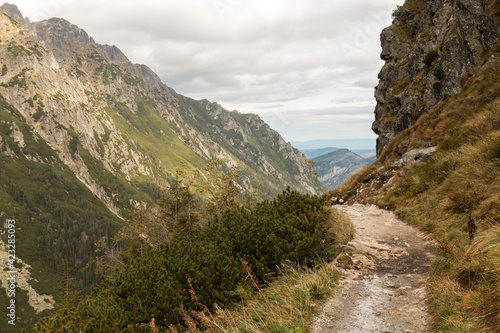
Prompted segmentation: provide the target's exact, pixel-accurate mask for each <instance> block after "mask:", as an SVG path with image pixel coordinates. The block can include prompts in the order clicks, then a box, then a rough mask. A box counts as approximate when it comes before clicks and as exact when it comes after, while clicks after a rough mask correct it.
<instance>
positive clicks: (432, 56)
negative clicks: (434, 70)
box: [422, 50, 439, 66]
mask: <svg viewBox="0 0 500 333" xmlns="http://www.w3.org/2000/svg"><path fill="white" fill-rule="evenodd" d="M438 57H439V53H438V52H437V51H436V50H430V51H429V52H427V54H426V55H425V56H424V59H423V60H422V62H423V63H424V64H426V65H427V66H429V65H431V64H432V63H433V62H434V60H436V59H437V58H438Z"/></svg>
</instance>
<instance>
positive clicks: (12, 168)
mask: <svg viewBox="0 0 500 333" xmlns="http://www.w3.org/2000/svg"><path fill="white" fill-rule="evenodd" d="M12 123H15V124H16V125H17V126H18V127H19V129H20V130H21V132H22V133H23V136H24V141H25V144H26V146H25V147H24V148H23V149H22V150H21V149H20V148H19V146H18V145H17V144H16V143H15V142H14V140H13V139H12V137H10V133H11V129H10V127H11V124H12ZM0 136H1V138H2V143H3V145H4V146H5V145H7V146H8V147H9V149H10V150H12V151H13V152H14V153H15V154H16V155H15V156H14V157H9V156H6V155H5V154H0V183H1V184H3V185H2V186H0V207H1V211H3V212H5V215H4V218H5V217H9V218H14V219H16V221H17V224H16V225H17V226H18V227H19V232H18V233H17V234H16V237H17V244H19V245H20V246H19V247H18V248H16V255H17V256H18V257H19V258H21V259H22V260H24V261H25V262H27V263H29V264H30V265H31V266H32V268H30V269H29V271H30V272H31V277H32V278H33V280H30V284H31V285H32V286H33V287H34V288H35V290H36V291H37V292H39V293H42V294H52V295H54V296H55V299H56V301H59V299H60V297H59V290H58V281H60V278H59V275H58V272H59V271H61V270H62V269H63V261H66V262H68V263H69V264H70V265H71V266H72V267H74V268H75V270H74V272H75V273H74V278H75V285H76V287H77V288H79V289H83V290H85V289H87V290H88V289H89V286H90V285H92V284H95V283H97V282H98V281H99V279H98V277H96V276H95V274H94V272H92V271H89V270H85V269H84V267H85V266H86V265H87V263H89V262H90V261H91V260H93V259H94V257H95V253H94V251H95V243H96V242H97V241H98V240H99V239H100V238H101V237H102V236H103V235H106V234H109V235H113V234H114V232H115V230H117V229H118V228H119V226H120V225H122V223H123V222H122V221H121V220H120V219H118V218H117V217H116V216H115V215H113V214H112V213H111V212H110V211H109V210H108V208H107V207H106V206H105V205H104V204H103V203H102V202H101V201H99V200H98V199H97V198H95V196H94V195H93V194H92V193H91V192H90V191H89V190H88V189H87V188H86V187H85V186H84V185H83V184H82V183H81V182H80V181H79V180H78V179H77V178H76V177H75V175H74V174H73V172H72V171H71V170H70V169H69V168H68V167H67V166H66V165H65V164H64V163H62V161H60V160H59V158H58V156H57V154H56V153H55V152H54V151H53V150H52V149H51V148H50V147H49V146H48V145H47V144H46V143H45V142H44V140H43V139H41V138H40V137H35V136H34V134H33V133H32V132H31V129H30V127H29V126H28V125H27V124H26V122H25V121H24V119H23V118H22V116H21V115H20V113H19V112H17V110H16V109H15V108H13V107H12V106H10V105H9V104H8V103H7V102H6V101H5V100H4V99H3V98H2V97H0ZM27 156H32V157H36V158H37V160H38V161H33V160H30V159H28V158H27ZM4 236H5V237H6V235H4ZM4 236H2V237H3V240H4V242H5V241H6V238H5V237H4ZM0 293H5V290H3V289H0ZM19 295H23V293H20V294H19ZM7 300H8V299H7V298H5V297H2V298H0V306H2V307H3V306H5V307H6V306H7V304H6V303H5V302H6V301H7ZM16 300H17V303H16V304H17V306H18V310H19V311H18V317H19V318H20V320H19V322H18V325H17V326H16V330H15V331H16V332H19V329H20V328H22V327H31V326H32V325H33V324H34V323H35V322H36V321H37V320H38V319H39V318H40V315H36V314H35V313H34V310H33V308H31V306H30V305H29V304H28V303H27V298H25V297H21V296H20V297H19V298H17V297H16ZM44 315H47V312H43V313H42V314H41V316H44ZM2 325H3V324H2ZM1 329H2V332H3V331H4V329H5V330H7V328H5V327H4V326H1ZM7 332H8V331H7Z"/></svg>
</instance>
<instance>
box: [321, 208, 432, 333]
mask: <svg viewBox="0 0 500 333" xmlns="http://www.w3.org/2000/svg"><path fill="white" fill-rule="evenodd" d="M337 208H338V209H339V210H340V211H341V212H343V213H345V214H347V215H348V216H349V218H350V219H351V220H352V222H353V224H354V226H355V228H356V231H355V236H354V239H353V241H351V242H350V243H349V244H348V245H347V246H345V247H344V251H345V253H348V256H341V257H340V258H339V260H338V262H337V265H338V266H339V267H340V268H339V269H340V270H341V271H342V273H343V279H342V281H341V286H340V287H339V288H338V289H337V290H336V292H335V294H334V295H333V297H332V298H331V299H330V300H329V301H328V302H327V304H326V305H325V306H324V308H323V311H322V314H321V315H320V316H319V317H318V318H317V320H316V322H315V324H314V326H313V329H312V331H313V332H315V333H324V332H398V333H399V332H419V333H421V332H432V329H431V316H430V314H429V311H428V306H427V300H426V296H427V293H426V281H427V279H428V276H429V268H430V261H431V259H432V258H433V257H434V253H435V247H434V242H433V241H432V240H431V239H430V238H429V237H428V236H426V235H424V234H423V233H421V232H419V231H418V230H417V229H416V228H414V227H412V226H409V225H407V224H405V223H404V222H402V221H401V220H399V219H398V218H397V217H396V216H395V215H393V214H392V213H391V212H388V211H385V210H381V209H379V208H377V207H375V206H363V205H359V204H354V205H352V206H337Z"/></svg>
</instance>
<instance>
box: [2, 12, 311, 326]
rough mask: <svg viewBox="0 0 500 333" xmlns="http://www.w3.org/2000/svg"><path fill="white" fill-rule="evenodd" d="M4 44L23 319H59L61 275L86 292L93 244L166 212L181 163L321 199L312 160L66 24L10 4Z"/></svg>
mask: <svg viewBox="0 0 500 333" xmlns="http://www.w3.org/2000/svg"><path fill="white" fill-rule="evenodd" d="M0 41H1V43H0V60H1V69H0V216H2V218H3V219H15V220H16V223H17V224H16V228H17V229H16V232H17V233H16V237H17V238H16V240H17V244H18V248H17V252H16V255H17V266H16V267H17V268H18V269H19V270H20V272H22V274H20V278H19V281H18V288H19V292H18V296H17V300H18V304H19V312H18V313H21V311H23V313H24V315H23V318H31V320H36V318H37V316H38V315H42V314H43V313H45V312H44V311H46V310H50V309H51V308H53V307H54V303H57V302H58V300H59V299H58V287H57V286H58V285H59V280H60V272H61V271H62V270H63V268H64V267H67V266H70V267H73V268H74V271H75V275H76V277H77V281H78V283H77V284H78V286H79V287H80V288H82V289H87V290H88V288H89V287H90V286H91V285H92V284H94V283H95V282H96V281H97V279H96V277H95V275H94V273H93V272H92V271H90V270H85V269H84V267H85V266H86V265H87V264H88V263H89V261H91V260H92V258H93V256H94V251H95V244H96V243H97V241H98V240H99V239H100V238H101V237H102V236H107V237H108V238H110V237H112V236H113V235H114V234H116V231H117V230H118V229H119V228H120V227H121V226H123V225H124V219H127V218H130V217H131V216H132V215H133V214H134V212H135V211H136V210H137V209H139V208H144V207H148V206H150V205H151V204H152V203H154V202H155V201H158V200H160V199H161V197H162V193H163V191H164V189H165V188H166V187H168V186H169V183H170V182H171V181H172V179H174V178H175V174H176V170H177V169H178V168H181V167H182V163H184V165H185V166H187V167H190V168H193V169H197V170H202V169H203V167H204V166H205V163H206V161H207V160H219V161H221V162H222V169H223V170H226V171H227V170H234V171H235V172H236V173H237V174H238V175H239V182H240V183H241V186H242V188H243V189H245V191H246V193H247V194H250V193H254V192H256V193H257V195H258V197H260V198H271V197H273V196H274V195H276V194H277V193H280V192H281V191H282V190H283V189H285V188H286V187H287V186H290V187H291V188H292V189H294V190H298V191H301V192H307V193H319V188H318V187H317V185H316V184H315V180H314V179H313V178H312V177H311V176H310V175H309V174H308V173H307V172H305V169H304V162H303V161H304V159H305V156H304V155H303V154H302V153H301V152H300V151H299V150H297V149H295V148H294V147H292V145H291V144H290V143H287V142H285V141H284V140H283V138H282V137H281V136H280V135H279V134H278V133H277V132H276V131H274V130H272V129H271V128H270V127H269V126H268V125H267V124H266V123H264V122H263V121H262V120H261V118H260V117H259V116H257V115H254V114H241V113H239V112H237V111H232V112H230V111H227V110H225V109H224V108H223V107H222V106H221V105H219V104H217V103H213V102H209V101H208V100H194V99H191V98H189V97H186V96H182V95H180V94H178V93H176V92H175V91H174V89H172V88H170V87H168V86H166V85H165V84H163V83H162V82H161V80H160V79H159V77H158V76H157V75H156V74H155V73H154V72H153V71H151V70H150V69H149V68H148V67H147V66H145V65H137V64H133V63H131V62H130V61H129V60H128V59H127V57H126V56H125V55H124V54H123V53H122V52H121V51H120V50H119V49H118V48H117V47H115V46H110V45H100V44H97V43H95V41H94V40H93V39H92V37H90V36H88V34H87V33H86V32H85V31H83V30H82V29H80V28H78V27H77V26H75V25H73V24H71V23H70V22H68V21H66V20H64V19H59V18H53V19H49V20H45V21H41V22H34V23H32V22H30V21H29V19H27V18H25V17H23V15H22V14H21V13H20V11H19V10H18V8H17V7H16V6H14V5H10V4H4V5H3V6H1V7H0ZM0 241H1V242H2V244H0V248H1V251H0V262H1V263H2V267H6V266H5V265H4V264H6V260H7V252H6V249H5V246H3V245H4V244H3V243H4V242H6V241H7V235H6V232H5V231H3V232H2V237H1V240H0ZM0 272H1V273H0V279H1V281H2V288H5V286H4V285H3V282H4V281H5V278H6V276H4V275H5V274H6V273H5V272H4V271H3V270H0ZM6 302H7V300H6V299H5V298H2V299H1V300H0V306H1V307H4V306H5V307H6V306H7V305H8V304H7V303H6ZM24 324H25V325H29V323H26V322H24ZM2 325H3V321H2Z"/></svg>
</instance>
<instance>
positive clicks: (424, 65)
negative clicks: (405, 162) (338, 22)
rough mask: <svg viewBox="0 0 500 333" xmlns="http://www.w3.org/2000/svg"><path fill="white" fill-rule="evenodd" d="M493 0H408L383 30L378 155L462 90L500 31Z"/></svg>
mask: <svg viewBox="0 0 500 333" xmlns="http://www.w3.org/2000/svg"><path fill="white" fill-rule="evenodd" d="M496 6H497V5H496V2H495V1H494V0H456V1H449V0H437V1H434V0H433V1H428V0H409V1H406V2H405V4H404V6H401V7H398V9H397V10H395V12H394V13H393V15H394V21H393V24H392V25H391V26H390V27H388V28H386V29H384V30H383V32H382V34H381V44H382V53H381V58H382V59H383V60H385V65H384V67H383V68H382V69H381V71H380V73H379V79H380V81H379V84H378V86H377V87H376V91H375V97H376V99H377V106H376V109H375V118H376V119H375V122H374V123H373V126H372V128H373V130H374V131H375V133H377V134H378V135H379V138H378V140H377V152H378V154H379V155H380V154H381V153H382V151H383V150H384V149H385V148H386V147H387V144H388V143H389V141H390V140H391V139H392V138H394V137H395V136H396V135H397V134H398V133H400V132H402V131H403V130H405V129H407V128H408V127H410V126H411V125H412V124H414V123H415V121H416V120H417V119H419V118H420V117H421V116H422V115H424V114H426V113H427V112H428V111H429V110H430V109H431V108H432V107H433V106H435V105H436V104H437V103H438V102H440V101H442V100H443V99H446V98H448V97H450V96H453V95H455V94H457V93H459V92H460V91H462V89H463V87H464V85H465V84H466V83H467V81H468V80H469V79H470V78H471V77H472V76H474V75H475V74H476V73H477V71H478V70H479V68H480V65H481V62H482V61H484V59H485V58H484V55H485V54H488V53H489V52H491V51H493V49H494V48H495V46H496V44H497V39H498V36H499V33H500V30H499V28H498V24H497V22H496V21H495V19H494V15H493V13H494V12H495V11H496V10H498V8H496Z"/></svg>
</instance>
